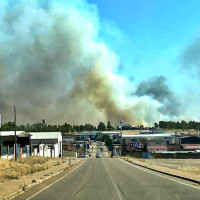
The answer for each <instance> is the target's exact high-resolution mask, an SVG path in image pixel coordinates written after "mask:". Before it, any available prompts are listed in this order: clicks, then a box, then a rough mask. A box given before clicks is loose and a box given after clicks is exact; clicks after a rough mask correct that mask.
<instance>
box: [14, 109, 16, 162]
mask: <svg viewBox="0 0 200 200" xmlns="http://www.w3.org/2000/svg"><path fill="white" fill-rule="evenodd" d="M14 129H15V161H17V133H16V106H14Z"/></svg>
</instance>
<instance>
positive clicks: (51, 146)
mask: <svg viewBox="0 0 200 200" xmlns="http://www.w3.org/2000/svg"><path fill="white" fill-rule="evenodd" d="M29 134H30V135H31V149H32V155H34V156H43V157H62V133H61V132H30V133H29Z"/></svg>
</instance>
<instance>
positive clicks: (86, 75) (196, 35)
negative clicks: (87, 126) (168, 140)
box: [0, 0, 200, 126]
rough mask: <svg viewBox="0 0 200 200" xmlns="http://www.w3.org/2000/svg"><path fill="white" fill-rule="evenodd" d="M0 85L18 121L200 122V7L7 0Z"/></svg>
mask: <svg viewBox="0 0 200 200" xmlns="http://www.w3.org/2000/svg"><path fill="white" fill-rule="evenodd" d="M0 80H1V84H0V112H1V110H6V109H8V110H10V108H13V106H14V105H16V107H17V113H18V120H19V123H24V124H25V123H34V122H40V121H41V119H46V120H47V122H49V123H50V124H56V123H65V122H68V123H72V124H81V123H82V124H84V123H92V124H95V125H97V124H98V123H99V121H103V122H105V123H106V122H107V121H108V120H109V121H111V122H113V123H115V124H118V123H119V121H120V120H123V121H124V122H126V123H131V124H132V125H141V124H143V125H150V126H151V125H153V123H154V122H158V121H160V120H174V121H181V120H186V121H189V120H196V121H200V107H199V102H200V87H199V85H200V2H199V1H198V0H190V1H189V0H184V3H183V0H140V1H138V0H123V1H122V0H112V1H111V0H100V1H97V0H73V1H71V0H45V1H40V0H30V1H27V0H5V1H3V0H0ZM11 119H12V115H11V114H10V115H9V114H6V113H3V114H2V121H3V122H6V121H10V120H11Z"/></svg>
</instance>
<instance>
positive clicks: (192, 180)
mask: <svg viewBox="0 0 200 200" xmlns="http://www.w3.org/2000/svg"><path fill="white" fill-rule="evenodd" d="M122 159H123V158H122ZM123 160H125V161H127V162H129V163H132V164H133V165H136V166H139V167H143V168H145V169H149V170H151V171H154V172H158V173H161V174H165V175H168V176H172V177H175V178H179V179H182V180H185V181H190V182H192V183H197V184H199V185H200V181H198V180H196V179H192V178H187V177H183V176H179V175H175V174H170V173H168V172H163V171H160V170H157V169H152V168H150V167H146V166H143V165H140V164H137V163H134V162H132V161H130V160H128V159H123Z"/></svg>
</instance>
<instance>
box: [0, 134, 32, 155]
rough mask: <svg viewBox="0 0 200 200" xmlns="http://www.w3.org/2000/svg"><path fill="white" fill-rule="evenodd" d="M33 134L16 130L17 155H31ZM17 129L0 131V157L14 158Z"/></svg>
mask: <svg viewBox="0 0 200 200" xmlns="http://www.w3.org/2000/svg"><path fill="white" fill-rule="evenodd" d="M30 138H31V135H30V134H29V133H27V132H25V131H16V144H17V145H16V150H17V151H16V152H17V157H25V156H28V155H30ZM14 144H15V131H0V157H1V158H6V159H12V158H13V157H14V154H15V150H14V149H15V148H14Z"/></svg>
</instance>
